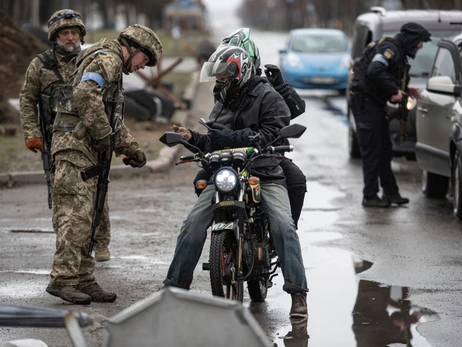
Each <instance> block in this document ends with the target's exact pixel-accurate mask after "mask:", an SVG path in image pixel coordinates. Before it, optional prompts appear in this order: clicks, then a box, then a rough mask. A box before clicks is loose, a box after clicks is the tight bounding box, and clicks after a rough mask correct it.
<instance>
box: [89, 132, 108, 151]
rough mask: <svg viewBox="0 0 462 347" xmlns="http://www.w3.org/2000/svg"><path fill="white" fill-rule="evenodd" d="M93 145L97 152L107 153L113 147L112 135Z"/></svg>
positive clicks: (94, 142) (96, 141) (95, 141)
mask: <svg viewBox="0 0 462 347" xmlns="http://www.w3.org/2000/svg"><path fill="white" fill-rule="evenodd" d="M91 145H92V146H93V148H94V149H95V151H97V152H104V151H107V150H108V149H109V148H110V147H111V134H109V135H108V136H106V137H103V138H102V139H100V140H94V141H93V142H92V144H91Z"/></svg>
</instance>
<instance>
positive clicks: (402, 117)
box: [398, 93, 409, 146]
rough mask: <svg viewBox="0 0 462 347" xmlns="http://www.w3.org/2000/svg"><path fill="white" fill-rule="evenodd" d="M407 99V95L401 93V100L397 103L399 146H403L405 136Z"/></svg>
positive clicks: (407, 114)
mask: <svg viewBox="0 0 462 347" xmlns="http://www.w3.org/2000/svg"><path fill="white" fill-rule="evenodd" d="M408 99H409V95H408V94H407V93H403V99H402V100H401V102H400V103H399V116H398V119H399V144H400V146H402V145H403V143H404V141H405V139H406V136H407V119H408V116H409V110H408V108H407V102H408Z"/></svg>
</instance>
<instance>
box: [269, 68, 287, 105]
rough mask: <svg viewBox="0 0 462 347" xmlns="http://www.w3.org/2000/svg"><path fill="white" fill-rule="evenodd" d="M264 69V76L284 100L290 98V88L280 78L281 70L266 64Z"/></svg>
mask: <svg viewBox="0 0 462 347" xmlns="http://www.w3.org/2000/svg"><path fill="white" fill-rule="evenodd" d="M265 67H266V69H265V75H266V77H267V78H268V81H270V83H271V85H272V86H273V87H274V89H276V91H277V92H278V93H279V94H281V96H282V97H283V98H284V99H287V98H288V97H289V96H290V87H289V86H288V85H287V83H286V82H285V81H284V79H283V78H282V72H281V70H280V69H279V68H278V67H277V66H276V65H272V64H266V65H265Z"/></svg>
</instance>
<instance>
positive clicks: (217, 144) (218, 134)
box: [210, 128, 236, 149]
mask: <svg viewBox="0 0 462 347" xmlns="http://www.w3.org/2000/svg"><path fill="white" fill-rule="evenodd" d="M210 134H211V135H212V146H213V148H214V149H223V148H225V147H232V146H233V145H234V140H235V138H236V134H235V132H234V131H232V130H231V129H228V128H226V129H220V130H218V129H211V130H210Z"/></svg>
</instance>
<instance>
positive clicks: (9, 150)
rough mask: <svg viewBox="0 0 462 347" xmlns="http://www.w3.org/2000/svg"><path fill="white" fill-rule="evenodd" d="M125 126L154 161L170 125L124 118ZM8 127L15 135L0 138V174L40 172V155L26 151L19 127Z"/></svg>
mask: <svg viewBox="0 0 462 347" xmlns="http://www.w3.org/2000/svg"><path fill="white" fill-rule="evenodd" d="M125 125H126V126H127V127H128V129H129V130H130V133H131V134H132V135H133V136H134V137H135V139H136V141H137V142H138V143H139V145H140V147H141V150H142V151H144V152H145V154H146V157H147V158H148V160H153V159H155V158H156V157H157V155H158V153H159V151H160V149H161V148H162V147H163V145H162V143H161V142H159V137H160V136H161V135H162V134H163V133H164V132H165V131H168V129H169V126H170V124H158V123H154V122H149V121H147V122H137V121H135V120H133V119H130V118H126V119H125ZM10 127H14V128H15V129H16V131H17V134H16V136H10V137H4V136H0V173H6V172H18V171H36V170H42V169H43V166H42V165H43V164H42V161H41V158H40V153H34V152H32V151H30V150H28V149H27V147H26V145H25V142H24V136H23V134H22V130H21V125H20V124H18V125H14V126H10ZM113 163H114V164H122V158H121V157H120V158H116V157H114V160H113Z"/></svg>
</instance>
